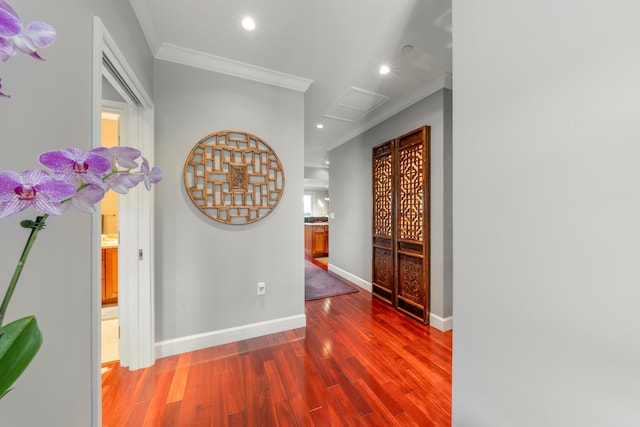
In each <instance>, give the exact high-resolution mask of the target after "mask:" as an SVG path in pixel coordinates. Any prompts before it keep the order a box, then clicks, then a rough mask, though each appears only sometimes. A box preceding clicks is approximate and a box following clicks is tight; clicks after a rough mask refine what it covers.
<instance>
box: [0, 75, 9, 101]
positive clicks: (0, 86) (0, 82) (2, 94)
mask: <svg viewBox="0 0 640 427" xmlns="http://www.w3.org/2000/svg"><path fill="white" fill-rule="evenodd" d="M0 89H2V79H0ZM0 96H4V97H5V98H11V96H10V95H5V94H4V93H2V92H0Z"/></svg>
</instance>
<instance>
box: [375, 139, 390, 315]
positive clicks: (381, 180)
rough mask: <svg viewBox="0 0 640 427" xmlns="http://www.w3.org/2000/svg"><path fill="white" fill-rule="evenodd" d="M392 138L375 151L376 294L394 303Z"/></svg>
mask: <svg viewBox="0 0 640 427" xmlns="http://www.w3.org/2000/svg"><path fill="white" fill-rule="evenodd" d="M393 146H394V144H393V141H390V142H387V143H385V144H383V145H381V146H378V147H376V148H375V149H374V150H373V294H374V295H375V296H377V297H378V298H380V299H382V300H384V301H386V302H388V303H390V304H393V303H394V302H393V300H394V298H393V295H394V290H393V289H394V283H393V278H394V272H393V266H394V264H393V237H394V236H393V230H394V227H393V223H394V220H395V215H394V212H393V206H394V203H395V201H394V198H393V196H394V192H393V169H394V168H393V156H392V153H393Z"/></svg>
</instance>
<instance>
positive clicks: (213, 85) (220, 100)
mask: <svg viewBox="0 0 640 427" xmlns="http://www.w3.org/2000/svg"><path fill="white" fill-rule="evenodd" d="M154 79H155V81H154V88H155V94H156V96H155V103H156V163H158V164H159V165H160V166H161V167H162V168H163V170H164V174H165V176H164V180H163V182H162V185H161V186H158V187H156V193H155V194H156V229H157V234H156V244H157V246H158V248H157V251H158V252H157V253H158V254H159V258H158V260H157V262H156V268H157V270H156V274H155V277H156V279H157V282H156V339H157V341H164V340H170V339H176V338H184V337H188V336H191V335H194V334H201V333H211V332H215V331H220V330H223V329H227V328H232V327H241V326H244V325H249V324H252V323H256V322H266V321H272V320H276V319H279V318H284V317H287V316H295V315H304V271H303V245H304V240H303V228H302V227H303V219H302V216H303V215H302V210H303V209H302V196H303V193H304V189H303V181H304V166H303V162H304V159H303V145H302V144H300V141H301V140H303V138H304V135H303V134H304V128H303V114H304V105H303V102H304V97H303V94H302V93H300V92H294V91H291V90H287V89H281V88H277V87H274V86H268V85H265V84H261V83H257V82H251V81H248V80H241V79H238V78H235V77H230V76H226V75H221V74H215V73H211V72H208V71H204V70H200V69H196V68H191V67H186V66H182V65H177V64H174V63H170V62H165V61H159V60H156V62H155V72H154ZM227 129H236V130H244V131H247V132H250V133H253V134H255V135H257V136H258V137H260V138H262V139H263V140H264V141H265V142H267V144H269V145H270V146H271V147H272V148H273V149H274V150H275V152H276V153H277V154H278V157H279V158H280V161H281V163H282V166H283V168H284V172H285V191H284V194H283V196H282V199H281V200H280V203H279V204H278V206H277V208H276V209H275V210H274V211H273V212H272V213H270V214H269V215H267V216H266V217H265V218H264V219H262V220H260V221H258V222H255V223H253V224H249V225H241V226H238V225H235V226H232V225H225V224H221V223H218V222H215V221H213V220H211V219H209V218H207V217H206V216H204V215H203V214H201V213H200V212H199V211H197V210H196V209H195V207H193V205H192V203H191V201H190V200H189V198H188V196H187V194H186V191H185V189H184V184H183V168H184V162H185V160H186V158H187V155H188V154H189V152H190V151H191V149H192V148H193V146H194V145H195V144H196V143H197V142H198V141H199V140H200V139H201V138H203V137H204V136H206V135H208V134H210V133H213V132H216V131H221V130H227ZM260 281H264V282H266V286H267V292H266V295H265V296H257V295H256V283H257V282H260Z"/></svg>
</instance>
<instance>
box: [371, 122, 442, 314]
mask: <svg viewBox="0 0 640 427" xmlns="http://www.w3.org/2000/svg"><path fill="white" fill-rule="evenodd" d="M372 154H373V155H372V158H373V162H372V163H373V164H372V168H373V171H372V172H373V220H372V227H373V230H372V237H373V254H372V263H373V266H372V267H373V268H372V272H373V280H372V285H373V286H372V288H373V289H372V293H373V295H374V296H375V297H376V298H378V299H381V300H383V301H385V302H387V303H389V304H391V305H393V306H394V307H396V308H397V309H398V310H399V311H402V312H403V313H405V314H407V315H409V316H411V317H413V318H414V319H417V320H419V321H420V322H422V323H425V324H427V323H429V289H430V287H429V276H430V272H429V268H430V265H429V258H430V248H429V241H430V229H429V198H430V190H429V174H430V169H429V162H430V161H429V127H428V126H424V127H421V128H418V129H416V130H414V131H412V132H409V133H407V134H405V135H402V136H401V137H399V138H396V139H393V140H391V141H387V142H385V143H384V144H381V145H379V146H377V147H374V148H373V153H372Z"/></svg>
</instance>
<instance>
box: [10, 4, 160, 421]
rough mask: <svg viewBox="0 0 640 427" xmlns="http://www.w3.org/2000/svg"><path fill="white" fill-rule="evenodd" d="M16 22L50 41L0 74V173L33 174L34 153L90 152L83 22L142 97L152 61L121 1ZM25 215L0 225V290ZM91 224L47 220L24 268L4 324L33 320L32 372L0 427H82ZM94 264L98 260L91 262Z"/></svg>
mask: <svg viewBox="0 0 640 427" xmlns="http://www.w3.org/2000/svg"><path fill="white" fill-rule="evenodd" d="M11 3H12V6H13V7H14V8H15V9H16V10H17V12H18V14H19V15H20V17H21V18H22V19H23V20H24V21H25V22H30V21H34V20H41V21H45V22H48V23H50V24H51V25H53V26H54V27H55V28H56V30H57V34H58V39H57V41H56V42H55V43H54V44H53V45H52V46H51V47H49V48H48V49H45V50H43V51H42V52H41V53H42V56H43V57H44V58H45V59H46V60H45V61H44V62H41V61H35V60H33V59H31V58H29V57H27V56H26V55H18V56H16V57H13V58H11V59H10V60H9V61H8V62H5V63H3V64H2V67H1V68H0V77H1V78H2V84H3V92H5V93H10V94H11V95H12V98H11V99H1V100H0V117H2V119H1V120H2V121H1V125H0V170H13V171H18V172H20V171H23V170H25V169H33V168H37V167H38V166H39V164H38V159H37V158H38V155H39V153H40V152H43V151H47V150H53V149H57V148H66V147H69V146H74V147H78V148H82V149H90V148H91V75H92V74H91V73H92V71H91V67H92V37H93V33H92V22H93V20H92V19H93V15H94V14H95V15H98V16H101V17H102V19H103V21H104V23H105V25H106V26H107V28H108V29H109V30H110V32H111V34H112V36H113V37H114V38H115V40H116V42H117V43H118V45H119V46H121V48H122V50H123V52H124V53H125V55H126V56H127V58H128V59H129V60H130V64H131V65H132V67H133V69H134V71H135V72H136V74H137V76H138V78H139V79H140V81H141V82H142V83H143V84H144V85H145V87H147V88H148V89H150V88H151V84H152V81H151V75H152V64H153V63H152V57H151V54H150V53H149V49H148V47H147V45H146V43H145V42H144V38H143V36H142V32H141V30H140V29H139V27H138V24H137V21H136V20H135V17H134V15H133V11H132V9H131V7H130V5H129V2H128V1H126V0H115V1H109V2H105V1H95V0H94V1H85V0H64V1H58V2H41V1H35V0H23V1H12V2H11ZM35 216H36V212H35V211H34V210H28V211H25V212H24V213H22V214H19V215H17V216H14V217H10V218H3V219H0V236H2V247H1V249H0V272H1V273H2V277H0V290H1V293H2V295H4V291H5V289H6V286H7V285H8V283H9V279H10V274H11V273H12V272H13V269H14V268H15V263H16V262H17V260H18V258H19V256H20V251H21V250H22V248H23V246H24V244H25V242H26V239H27V232H26V231H25V230H24V229H22V228H20V227H19V222H20V221H21V220H23V219H33V218H34V217H35ZM91 239H92V235H91V217H90V216H88V215H84V214H80V213H77V212H68V213H66V214H64V215H62V216H60V217H54V218H50V219H49V221H48V226H47V228H46V229H45V230H44V231H42V232H41V233H40V235H39V237H38V240H37V241H36V244H35V246H34V249H33V250H32V252H31V255H30V257H29V260H28V262H27V264H26V266H25V269H24V272H23V275H22V278H21V279H20V282H19V285H18V289H17V290H16V293H15V296H14V298H13V300H12V302H11V305H10V306H9V310H8V312H7V321H11V320H15V319H17V318H19V317H22V316H26V315H29V314H34V315H35V316H36V318H37V319H38V323H39V325H40V329H41V330H42V333H43V335H44V343H43V345H42V348H41V350H40V352H39V353H38V355H37V356H36V358H35V360H34V362H33V363H32V364H31V365H30V366H29V368H28V369H27V371H26V372H25V374H24V375H23V376H22V377H21V378H20V379H19V380H18V382H17V383H16V384H15V389H14V390H13V391H11V392H10V393H9V394H8V395H7V396H6V397H5V398H3V399H2V400H1V401H0V413H1V414H2V416H1V418H2V421H0V424H2V425H3V426H4V425H7V426H12V427H23V426H24V427H32V426H44V425H50V426H69V427H76V426H77V427H86V426H89V425H90V424H91V377H92V373H91V331H90V328H91V287H90V284H91V280H92V277H91V264H92V254H91ZM96 255H98V254H96Z"/></svg>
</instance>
